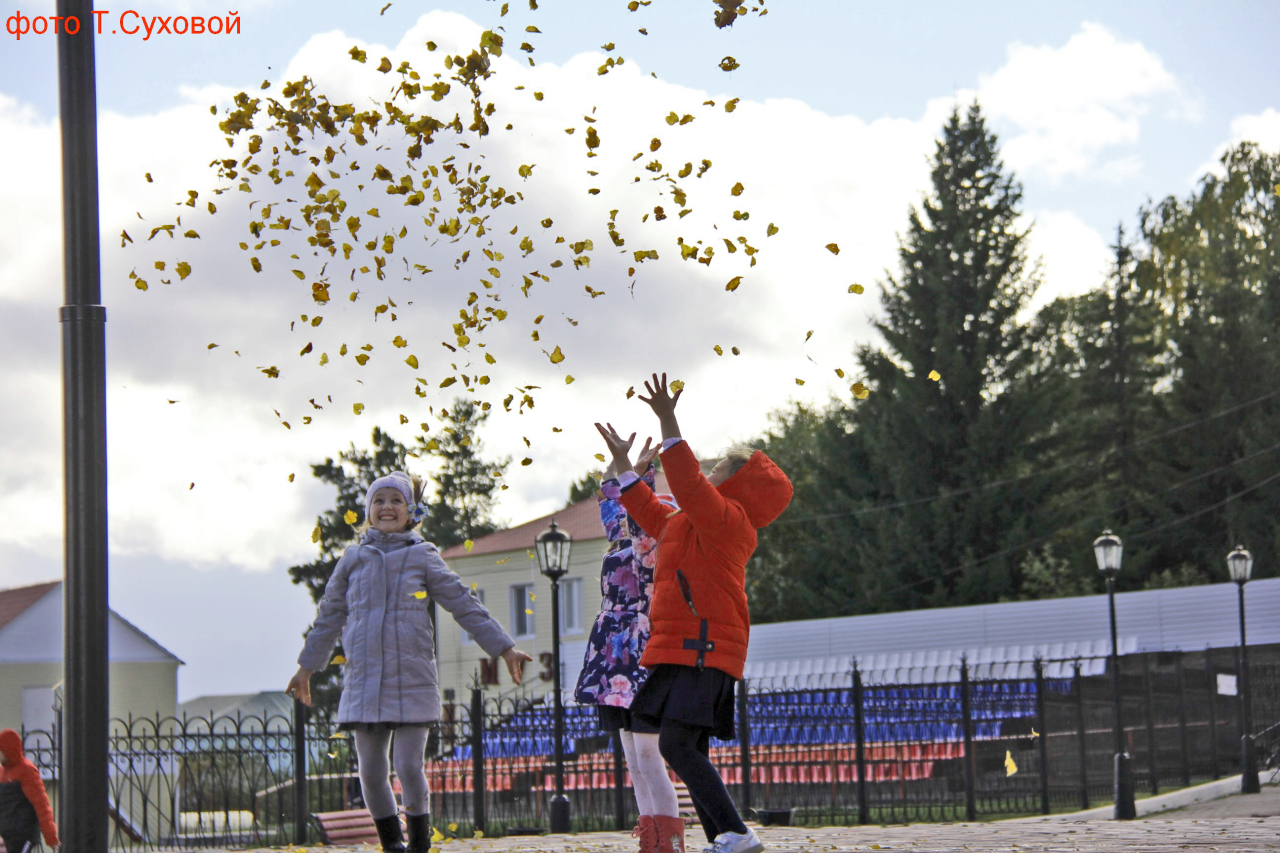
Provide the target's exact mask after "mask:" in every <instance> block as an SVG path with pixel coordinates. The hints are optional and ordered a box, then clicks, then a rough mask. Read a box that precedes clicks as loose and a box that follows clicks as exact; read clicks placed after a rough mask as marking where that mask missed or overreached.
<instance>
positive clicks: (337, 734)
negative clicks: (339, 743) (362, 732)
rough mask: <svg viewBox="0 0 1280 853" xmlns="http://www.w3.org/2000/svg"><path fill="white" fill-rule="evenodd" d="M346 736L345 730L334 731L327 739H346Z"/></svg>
mask: <svg viewBox="0 0 1280 853" xmlns="http://www.w3.org/2000/svg"><path fill="white" fill-rule="evenodd" d="M346 738H347V733H346V732H334V733H333V734H331V735H329V740H346Z"/></svg>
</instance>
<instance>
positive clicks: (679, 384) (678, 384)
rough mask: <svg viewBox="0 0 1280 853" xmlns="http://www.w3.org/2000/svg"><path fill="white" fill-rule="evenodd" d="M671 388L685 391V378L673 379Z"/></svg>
mask: <svg viewBox="0 0 1280 853" xmlns="http://www.w3.org/2000/svg"><path fill="white" fill-rule="evenodd" d="M671 390H672V391H683V390H684V380H683V379H675V380H673V381H672V382H671Z"/></svg>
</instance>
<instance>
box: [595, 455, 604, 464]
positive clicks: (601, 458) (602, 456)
mask: <svg viewBox="0 0 1280 853" xmlns="http://www.w3.org/2000/svg"><path fill="white" fill-rule="evenodd" d="M595 458H596V459H598V460H600V461H601V462H603V461H604V454H603V453H597V454H596V455H595Z"/></svg>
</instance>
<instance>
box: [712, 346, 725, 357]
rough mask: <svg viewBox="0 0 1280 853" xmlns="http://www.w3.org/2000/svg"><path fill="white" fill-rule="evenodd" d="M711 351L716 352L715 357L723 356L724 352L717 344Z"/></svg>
mask: <svg viewBox="0 0 1280 853" xmlns="http://www.w3.org/2000/svg"><path fill="white" fill-rule="evenodd" d="M712 349H713V350H715V351H716V355H724V350H723V349H721V348H720V345H719V344H716V345H715V346H713V347H712Z"/></svg>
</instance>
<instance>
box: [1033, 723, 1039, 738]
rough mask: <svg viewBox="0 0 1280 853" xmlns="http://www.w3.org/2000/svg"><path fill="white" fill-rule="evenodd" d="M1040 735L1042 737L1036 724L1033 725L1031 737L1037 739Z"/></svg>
mask: <svg viewBox="0 0 1280 853" xmlns="http://www.w3.org/2000/svg"><path fill="white" fill-rule="evenodd" d="M1038 737H1040V733H1039V732H1038V731H1036V728H1035V726H1032V727H1031V739H1032V740H1035V739H1036V738H1038Z"/></svg>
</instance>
